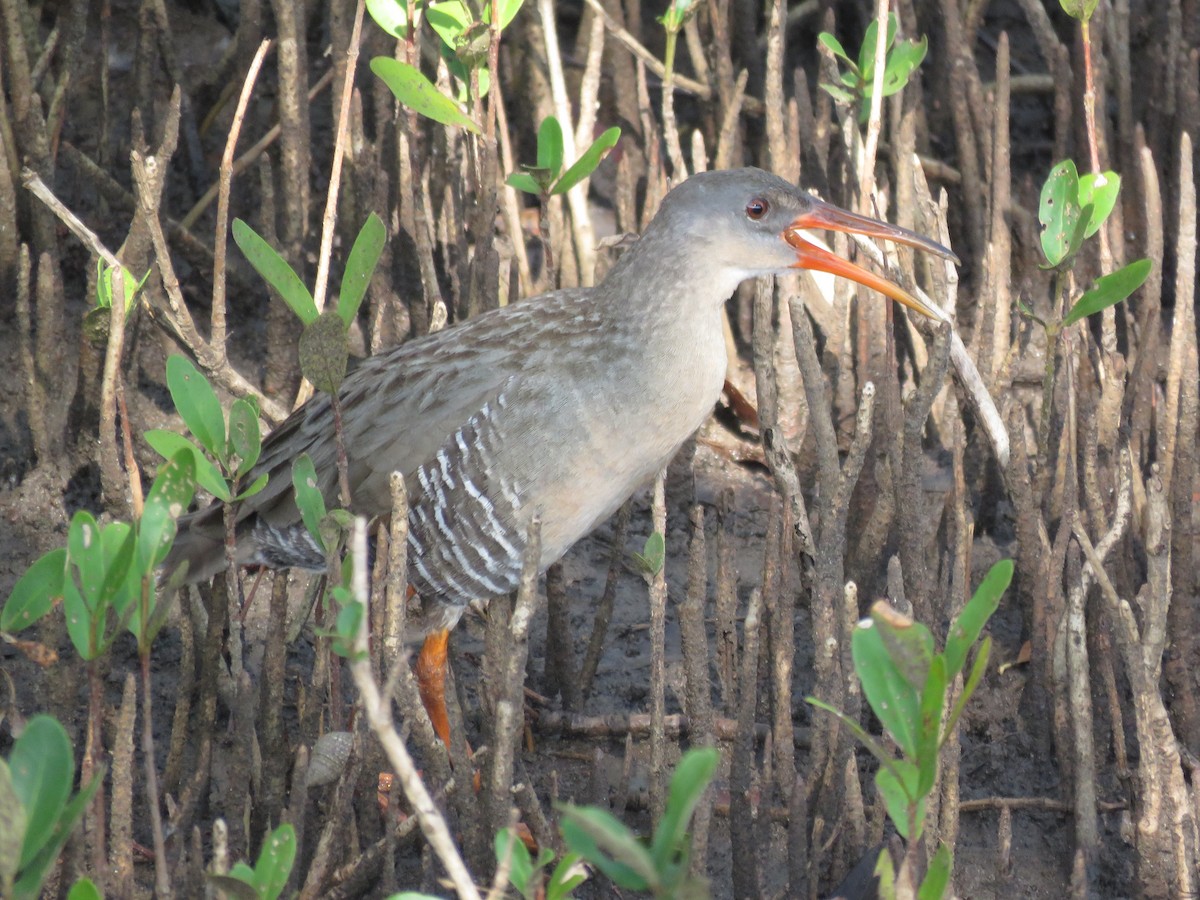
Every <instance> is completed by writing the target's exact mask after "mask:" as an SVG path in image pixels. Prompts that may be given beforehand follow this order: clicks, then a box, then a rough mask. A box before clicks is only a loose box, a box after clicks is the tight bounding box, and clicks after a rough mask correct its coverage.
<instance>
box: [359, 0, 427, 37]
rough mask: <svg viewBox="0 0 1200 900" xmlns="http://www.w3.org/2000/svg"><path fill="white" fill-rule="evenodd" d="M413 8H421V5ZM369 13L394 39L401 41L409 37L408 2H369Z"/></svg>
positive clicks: (383, 0)
mask: <svg viewBox="0 0 1200 900" xmlns="http://www.w3.org/2000/svg"><path fill="white" fill-rule="evenodd" d="M413 6H415V7H418V8H419V7H420V6H421V4H420V3H419V2H417V3H414V4H413ZM367 12H368V13H369V14H370V16H371V18H372V19H374V20H375V24H376V25H378V26H379V27H380V28H382V29H383V30H384V31H386V32H387V33H388V34H390V35H391V36H392V37H394V38H399V39H400V40H404V39H406V38H407V37H408V3H407V0H367Z"/></svg>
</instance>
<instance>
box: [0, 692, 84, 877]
mask: <svg viewBox="0 0 1200 900" xmlns="http://www.w3.org/2000/svg"><path fill="white" fill-rule="evenodd" d="M8 767H9V773H10V774H11V776H12V782H13V790H14V791H15V792H16V795H17V797H18V799H19V800H20V801H21V806H22V808H24V810H25V840H24V841H23V842H22V844H21V865H20V868H22V869H24V868H25V867H26V866H28V865H29V864H30V862H32V861H33V858H34V857H35V856H36V855H37V853H38V851H39V850H41V849H42V847H44V846H45V845H46V844H48V843H49V842H50V840H51V838H52V837H53V833H54V825H55V823H57V822H58V820H59V817H60V816H61V815H62V812H63V810H64V809H65V808H66V805H67V798H68V797H69V796H70V794H71V784H72V783H73V782H74V780H75V757H74V755H73V754H72V752H71V741H70V739H68V737H67V732H66V729H64V728H63V727H62V725H60V724H59V722H58V720H57V719H54V718H52V717H50V716H45V715H39V716H34V717H33V718H32V719H30V720H29V724H28V725H26V726H25V730H24V731H23V732H21V736H20V737H19V738H17V740H16V742H15V743H14V744H13V748H12V752H11V753H10V754H9V757H8Z"/></svg>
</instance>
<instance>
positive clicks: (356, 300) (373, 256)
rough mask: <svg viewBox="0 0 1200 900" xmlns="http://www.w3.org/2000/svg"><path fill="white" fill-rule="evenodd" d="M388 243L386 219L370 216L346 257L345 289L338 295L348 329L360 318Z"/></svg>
mask: <svg viewBox="0 0 1200 900" xmlns="http://www.w3.org/2000/svg"><path fill="white" fill-rule="evenodd" d="M386 242H387V229H386V228H385V227H384V225H383V219H381V218H379V216H377V215H375V213H371V214H370V215H369V216H367V221H365V222H363V227H362V228H360V229H359V232H358V237H356V238H355V239H354V246H353V247H351V248H350V255H349V256H348V257H346V272H345V274H344V275H343V276H342V289H341V291H340V293H339V295H338V315H339V316H341V317H342V322H344V323H345V325H346V327H347V328H349V327H350V326H351V325H352V324H353V323H354V319H355V317H357V316H358V308H359V306H361V305H362V299H363V296H364V295H365V294H366V292H367V285H369V284H370V283H371V276H372V275H374V274H375V266H377V265H378V264H379V255H380V254H381V253H383V245H384V243H386Z"/></svg>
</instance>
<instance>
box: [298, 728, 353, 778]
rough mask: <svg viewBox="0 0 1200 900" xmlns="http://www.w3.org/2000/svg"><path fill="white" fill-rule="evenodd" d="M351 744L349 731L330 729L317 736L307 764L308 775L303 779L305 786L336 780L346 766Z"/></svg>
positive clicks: (351, 737)
mask: <svg viewBox="0 0 1200 900" xmlns="http://www.w3.org/2000/svg"><path fill="white" fill-rule="evenodd" d="M353 746H354V734H353V733H352V732H349V731H330V732H328V733H327V734H323V735H321V736H320V737H319V738H317V742H316V743H315V744H313V748H312V760H311V761H310V762H309V764H308V777H307V778H305V779H304V785H305V787H310V788H311V787H320V786H321V785H323V784H330V783H332V782H334V781H337V780H338V778H340V777H341V775H342V770H343V769H344V768H346V760H347V759H349V758H350V749H351V748H352V747H353Z"/></svg>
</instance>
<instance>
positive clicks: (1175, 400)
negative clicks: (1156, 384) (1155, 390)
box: [1157, 132, 1196, 496]
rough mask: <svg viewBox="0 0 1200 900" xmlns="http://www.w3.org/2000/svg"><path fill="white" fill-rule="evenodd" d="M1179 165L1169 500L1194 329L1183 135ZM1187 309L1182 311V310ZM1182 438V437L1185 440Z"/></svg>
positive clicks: (1161, 452) (1161, 455) (1167, 441)
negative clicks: (1186, 359)
mask: <svg viewBox="0 0 1200 900" xmlns="http://www.w3.org/2000/svg"><path fill="white" fill-rule="evenodd" d="M1179 152H1180V153H1181V154H1182V155H1181V156H1180V160H1181V161H1182V163H1181V165H1180V167H1179V237H1178V239H1177V242H1178V249H1179V264H1178V266H1177V268H1176V272H1175V291H1176V296H1177V298H1178V301H1177V302H1176V304H1175V318H1174V321H1173V323H1172V327H1171V350H1170V356H1169V359H1170V362H1169V363H1168V367H1167V391H1166V404H1165V406H1166V409H1165V413H1164V415H1163V427H1162V428H1160V429H1159V432H1158V434H1159V439H1158V454H1157V458H1158V459H1160V460H1162V461H1163V462H1162V467H1163V472H1162V480H1163V489H1164V490H1165V491H1166V492H1167V496H1171V493H1172V491H1171V486H1172V483H1173V479H1174V473H1175V453H1176V441H1177V440H1178V439H1179V436H1180V435H1179V433H1178V423H1179V406H1180V392H1181V383H1182V382H1183V380H1184V379H1185V378H1187V377H1191V376H1190V375H1189V374H1188V373H1185V372H1184V357H1185V348H1186V347H1187V346H1188V343H1189V340H1190V335H1189V333H1188V331H1187V329H1188V328H1192V329H1193V330H1194V329H1195V309H1194V305H1193V304H1192V303H1191V302H1190V299H1191V298H1193V297H1194V296H1195V284H1196V185H1195V182H1194V181H1193V180H1192V168H1191V166H1190V165H1189V163H1190V162H1191V161H1192V141H1191V138H1190V137H1189V136H1188V134H1187V132H1184V133H1183V135H1182V136H1181V138H1180V142H1179ZM1185 306H1186V307H1189V308H1188V309H1185V308H1184V307H1185ZM1185 437H1186V436H1185Z"/></svg>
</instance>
